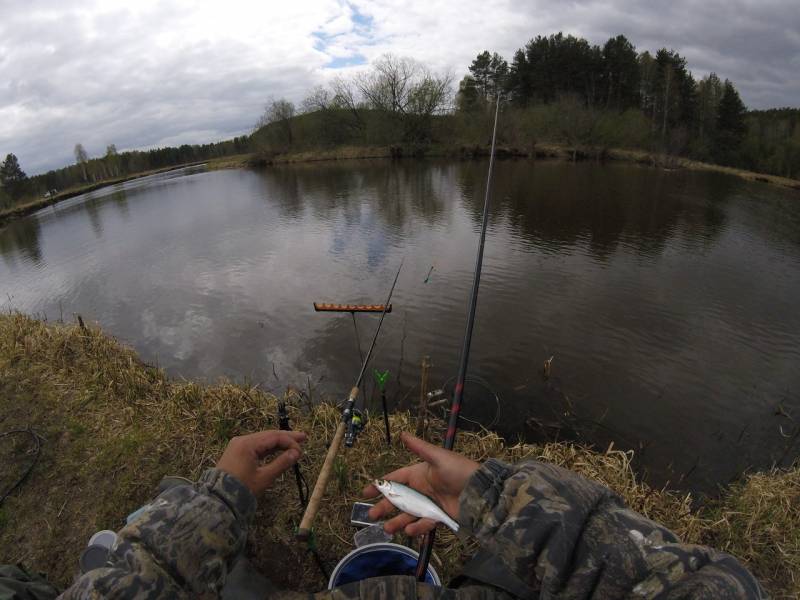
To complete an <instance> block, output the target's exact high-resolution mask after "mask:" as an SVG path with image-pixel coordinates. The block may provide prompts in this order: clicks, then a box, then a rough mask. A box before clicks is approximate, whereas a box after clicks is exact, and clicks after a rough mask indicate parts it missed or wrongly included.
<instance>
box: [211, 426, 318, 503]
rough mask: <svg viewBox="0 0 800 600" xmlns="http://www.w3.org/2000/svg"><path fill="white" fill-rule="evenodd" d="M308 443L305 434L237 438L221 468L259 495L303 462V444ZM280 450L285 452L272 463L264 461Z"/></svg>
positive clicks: (267, 433)
mask: <svg viewBox="0 0 800 600" xmlns="http://www.w3.org/2000/svg"><path fill="white" fill-rule="evenodd" d="M305 441H306V434H305V433H303V432H302V431H259V432H258V433H251V434H250V435H242V436H239V437H235V438H233V439H232V440H231V441H230V442H228V447H227V448H225V452H224V453H223V454H222V457H221V458H220V459H219V461H218V462H217V468H218V469H219V470H221V471H225V472H226V473H230V474H231V475H233V476H234V477H236V478H237V479H238V480H239V481H241V482H242V483H243V484H245V485H246V486H247V487H248V488H249V489H250V491H251V492H253V494H255V495H256V496H258V495H259V494H261V493H262V492H263V491H264V490H266V489H267V488H269V487H270V486H272V483H273V482H274V481H275V480H276V479H277V478H278V477H279V476H280V474H281V473H283V472H284V471H286V470H287V469H289V468H290V467H291V466H292V465H293V464H295V463H296V462H297V461H298V460H299V459H300V457H301V456H302V455H303V450H302V449H301V448H300V444H302V443H303V442H305ZM280 450H283V452H281V453H280V454H278V456H276V457H275V458H274V459H273V460H272V461H271V462H267V463H264V462H263V459H264V458H266V457H267V456H269V455H271V454H275V453H276V452H278V451H280Z"/></svg>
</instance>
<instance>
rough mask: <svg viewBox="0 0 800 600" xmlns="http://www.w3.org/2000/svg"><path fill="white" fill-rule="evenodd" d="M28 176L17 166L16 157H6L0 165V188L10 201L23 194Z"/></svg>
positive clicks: (10, 155)
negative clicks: (0, 187)
mask: <svg viewBox="0 0 800 600" xmlns="http://www.w3.org/2000/svg"><path fill="white" fill-rule="evenodd" d="M27 183H28V176H27V175H25V171H23V170H22V169H21V168H20V166H19V161H18V160H17V157H16V156H14V155H13V154H9V155H8V156H6V159H5V160H4V161H3V162H2V164H0V186H2V187H3V190H4V192H5V194H6V195H7V196H9V197H10V198H11V199H12V200H16V199H18V198H19V197H20V196H22V194H23V193H24V192H25V188H26V187H27Z"/></svg>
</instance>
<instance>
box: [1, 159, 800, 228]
mask: <svg viewBox="0 0 800 600" xmlns="http://www.w3.org/2000/svg"><path fill="white" fill-rule="evenodd" d="M497 155H498V157H499V158H518V159H532V160H562V161H581V160H592V161H598V162H604V161H614V162H628V163H635V164H640V165H646V166H649V167H653V168H660V169H666V170H678V169H687V170H690V171H711V172H717V173H725V174H726V175H732V176H735V177H738V178H740V179H744V180H746V181H753V182H759V183H767V184H770V185H775V186H779V187H783V188H789V189H793V190H799V191H800V181H798V180H795V179H787V178H785V177H778V176H776V175H768V174H765V173H756V172H753V171H745V170H742V169H736V168H733V167H724V166H722V165H715V164H711V163H704V162H699V161H694V160H690V159H687V158H681V157H678V156H671V155H666V154H656V153H651V152H646V151H644V150H626V149H619V148H617V149H598V148H579V147H570V146H564V145H558V144H536V145H535V146H534V147H533V148H532V149H531V150H521V149H519V148H514V147H508V146H501V147H499V148H498V149H497ZM488 156H489V148H488V147H483V146H473V147H468V146H447V145H429V146H339V147H335V148H330V149H327V150H309V151H305V152H289V153H279V154H272V155H269V156H264V155H259V154H256V153H250V154H237V155H233V156H227V157H223V158H216V159H211V160H208V161H195V162H191V163H185V164H180V165H174V166H170V167H164V168H162V169H153V170H149V171H143V172H141V173H135V174H132V175H128V176H125V177H118V178H114V179H106V180H103V181H98V182H94V183H91V184H88V185H84V186H80V187H75V188H71V189H69V190H64V191H62V192H59V193H57V194H55V195H54V196H51V197H49V198H39V199H36V200H29V201H26V202H23V203H22V204H19V205H17V206H14V207H12V208H8V209H5V210H2V211H0V226H2V225H3V224H4V223H6V222H8V221H11V220H13V219H17V218H20V217H24V216H26V215H29V214H32V213H34V212H36V211H38V210H41V209H42V208H46V207H48V206H52V205H53V204H57V203H59V202H62V201H64V200H68V199H69V198H74V197H75V196H79V195H81V194H85V193H88V192H91V191H94V190H97V189H100V188H103V187H107V186H110V185H115V184H119V183H123V182H125V181H131V180H133V179H140V178H142V177H147V176H150V175H156V174H159V173H166V172H168V171H174V170H177V169H183V168H186V167H191V166H197V165H201V164H206V165H208V168H209V169H211V170H216V169H238V168H248V167H262V166H269V165H275V164H292V163H303V162H315V161H332V160H349V159H367V158H390V159H402V158H459V159H473V158H481V157H488Z"/></svg>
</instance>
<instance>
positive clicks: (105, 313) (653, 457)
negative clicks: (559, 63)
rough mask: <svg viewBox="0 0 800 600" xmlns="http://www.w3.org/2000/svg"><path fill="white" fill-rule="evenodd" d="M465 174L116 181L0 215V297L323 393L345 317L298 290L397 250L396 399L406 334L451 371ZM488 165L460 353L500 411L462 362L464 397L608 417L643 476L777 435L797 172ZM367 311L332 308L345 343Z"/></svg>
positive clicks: (292, 172)
mask: <svg viewBox="0 0 800 600" xmlns="http://www.w3.org/2000/svg"><path fill="white" fill-rule="evenodd" d="M485 174H486V163H485V162H435V161H434V162H412V161H407V162H395V163H392V162H388V161H374V162H368V161H365V162H343V163H339V164H336V163H331V164H312V165H302V166H292V167H280V168H273V169H270V170H266V171H218V172H202V171H198V170H196V169H195V170H188V171H179V172H173V173H170V174H164V175H159V176H154V177H149V178H146V179H142V180H137V181H135V182H129V183H127V184H122V185H118V186H115V187H112V188H107V189H104V190H99V191H96V192H94V193H91V194H87V195H86V196H83V197H78V198H75V199H72V200H70V201H67V202H64V203H62V204H59V205H56V206H54V207H51V208H48V209H45V210H43V211H41V212H39V213H37V214H36V215H32V216H30V217H28V218H25V219H22V220H19V221H16V222H13V223H11V224H9V225H8V226H7V227H5V228H4V229H2V230H0V255H2V260H0V298H2V301H0V302H3V303H4V308H8V307H9V306H11V307H13V308H16V309H19V310H22V311H25V312H32V313H39V314H44V315H46V316H47V317H48V318H49V319H58V318H59V316H60V315H61V314H63V315H64V317H65V318H71V315H72V314H73V313H80V314H82V315H83V316H84V317H85V318H87V319H91V320H94V321H97V322H99V323H100V324H101V325H102V326H103V327H104V328H105V329H106V331H108V332H110V333H112V334H114V335H116V336H117V337H119V338H120V339H122V340H124V341H125V342H127V343H129V344H131V345H132V346H134V347H135V348H136V349H137V350H138V351H139V352H140V353H141V355H142V356H143V358H144V359H145V360H147V361H149V362H155V363H158V364H159V365H161V366H163V367H165V368H166V369H167V370H168V371H169V372H170V373H171V374H173V375H182V376H186V377H200V378H205V379H208V380H214V379H216V378H217V377H219V376H228V377H232V378H235V379H237V380H240V381H242V380H245V379H246V380H249V381H252V382H258V383H260V385H261V386H262V387H264V388H268V389H274V390H276V391H277V390H282V389H284V388H285V386H286V384H287V383H295V384H298V385H302V386H304V387H305V385H306V383H307V381H310V382H311V385H312V387H313V388H314V391H315V395H317V396H320V395H323V394H330V395H336V396H341V395H342V394H345V393H346V391H347V389H348V388H349V386H350V385H351V384H352V380H353V378H354V376H355V374H356V372H357V369H358V365H359V362H360V361H359V357H358V352H359V349H358V344H357V338H356V334H355V331H354V327H353V321H352V320H351V318H350V316H349V315H336V314H317V313H315V312H314V311H313V307H312V302H314V301H333V302H382V301H383V299H384V298H385V294H386V292H387V291H388V287H389V285H390V284H391V281H392V277H393V275H394V272H395V270H396V269H397V266H398V264H399V263H400V260H401V258H402V257H403V256H405V266H404V268H403V272H402V274H401V276H400V280H399V282H398V286H397V289H396V291H395V296H394V301H393V303H394V312H393V313H392V314H391V315H389V316H388V317H387V319H386V323H385V324H384V330H383V332H382V335H381V339H380V342H379V344H378V347H377V351H376V355H375V359H374V363H373V364H374V366H375V367H377V368H380V369H389V370H390V371H391V373H392V380H391V381H390V384H389V388H388V389H389V399H390V402H392V403H393V404H394V405H401V406H407V405H408V404H409V403H410V402H411V401H412V400H415V399H416V398H417V397H418V391H417V390H416V389H415V388H414V386H415V385H416V384H417V381H418V378H419V362H420V360H421V358H422V356H423V355H424V354H429V355H430V356H431V358H432V360H433V363H434V368H433V371H432V379H433V382H434V384H435V386H437V387H441V386H442V385H444V384H445V383H446V381H447V379H448V378H450V377H451V376H452V375H454V374H455V370H456V364H457V360H458V349H459V347H460V342H461V337H462V335H463V327H464V319H465V315H466V305H467V294H468V292H469V288H470V285H471V276H472V268H473V263H474V254H475V250H476V244H477V234H478V230H479V226H480V223H479V221H480V212H481V200H482V190H483V182H484V179H485ZM495 182H496V183H495V187H494V193H493V204H492V211H491V222H490V225H489V232H488V238H487V246H486V257H485V264H484V276H483V281H482V287H481V296H480V301H479V306H478V315H477V325H476V329H475V335H474V338H473V353H472V359H471V367H470V370H471V373H472V374H474V375H477V376H479V377H481V378H483V379H484V380H486V382H488V384H489V385H490V386H491V388H493V389H494V391H495V392H496V393H497V394H498V395H499V399H500V401H499V412H498V408H497V403H496V401H495V398H494V396H493V395H492V394H491V393H490V392H488V391H486V390H485V389H484V386H482V385H479V384H471V385H470V386H468V389H467V406H466V411H465V416H466V417H468V418H470V419H473V420H477V421H480V422H482V423H484V424H490V423H492V422H493V421H494V420H495V418H497V419H498V421H497V424H496V428H497V429H498V430H499V431H500V432H502V433H503V434H505V435H506V436H509V437H511V438H516V437H517V436H521V437H525V438H527V439H543V438H552V437H573V438H574V437H578V438H579V439H584V440H586V441H588V442H593V443H596V444H598V445H603V446H605V445H606V444H608V443H610V442H612V441H613V442H614V444H615V446H616V447H623V448H635V449H637V451H638V453H639V466H640V468H641V469H643V470H644V471H646V472H648V473H649V475H650V477H651V479H652V480H653V481H654V482H657V483H663V482H665V481H667V480H670V481H671V482H672V483H673V484H675V483H677V482H679V484H680V485H681V486H683V487H688V488H693V489H701V490H712V489H714V487H715V486H716V485H717V484H718V483H722V482H725V481H727V480H729V479H730V478H731V477H733V476H735V475H736V474H737V473H739V472H741V470H742V469H744V468H747V467H750V466H754V467H765V466H769V465H771V464H772V463H773V462H775V461H781V460H782V461H783V463H784V464H786V463H788V462H789V460H790V459H791V458H793V457H795V456H797V455H798V451H800V441H798V439H797V436H796V433H797V431H798V428H800V399H799V397H798V396H799V395H798V390H799V389H800V311H798V299H800V194H798V193H796V192H789V191H783V190H780V189H777V188H771V187H768V186H766V185H762V184H751V183H747V182H744V181H739V180H737V179H734V178H730V177H727V176H723V175H718V174H711V173H686V172H672V173H670V172H663V171H656V170H651V169H646V168H639V167H634V166H630V165H610V166H598V165H593V164H578V165H572V164H566V163H555V162H552V163H551V162H538V163H533V162H527V161H507V162H500V163H499V164H498V165H497V171H496V174H495ZM431 266H433V267H434V269H433V271H432V273H431V275H430V277H429V279H428V282H427V283H425V279H426V275H427V274H428V272H429V270H430V267H431ZM376 323H377V318H376V317H375V316H366V315H361V316H359V317H357V324H358V332H359V334H360V344H361V346H362V347H363V348H364V349H365V348H366V346H367V345H368V342H369V338H370V336H371V333H372V331H373V328H374V326H375V324H376ZM550 356H553V357H554V359H553V370H552V377H551V378H550V380H549V381H546V382H545V381H543V378H542V375H541V370H542V363H543V361H544V360H545V359H547V358H549V357H550ZM786 414H789V415H792V416H794V418H795V419H796V420H792V419H790V418H788V417H787V416H785V415H786ZM375 423H376V425H377V424H378V421H376V422H375ZM787 436H788V437H787ZM681 478H682V479H681Z"/></svg>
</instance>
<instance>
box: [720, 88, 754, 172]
mask: <svg viewBox="0 0 800 600" xmlns="http://www.w3.org/2000/svg"><path fill="white" fill-rule="evenodd" d="M746 113H747V108H745V105H744V102H742V99H741V98H740V97H739V92H737V91H736V88H735V87H733V84H732V83H731V82H730V81H728V80H727V79H726V80H725V84H724V85H723V88H722V98H721V99H720V101H719V107H718V108H717V135H716V143H715V144H714V146H715V148H714V150H715V155H716V158H717V161H718V162H721V163H723V164H732V163H734V162H735V161H736V158H737V157H738V155H739V148H740V147H741V145H742V141H743V140H744V136H745V133H746V132H747V125H746V123H745V114H746Z"/></svg>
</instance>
